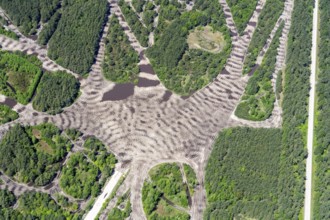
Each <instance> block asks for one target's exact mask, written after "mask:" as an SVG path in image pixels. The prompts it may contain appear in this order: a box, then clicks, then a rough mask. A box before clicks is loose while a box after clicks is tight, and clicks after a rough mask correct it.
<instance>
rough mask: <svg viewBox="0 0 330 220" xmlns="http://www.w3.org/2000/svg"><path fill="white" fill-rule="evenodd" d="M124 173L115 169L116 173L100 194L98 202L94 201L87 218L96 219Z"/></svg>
mask: <svg viewBox="0 0 330 220" xmlns="http://www.w3.org/2000/svg"><path fill="white" fill-rule="evenodd" d="M122 175H123V173H121V172H119V171H118V170H116V171H115V173H114V174H113V175H112V177H111V179H110V181H109V182H108V183H107V185H106V186H105V188H104V190H103V192H102V194H101V195H99V197H98V198H97V200H96V202H95V203H94V206H93V208H92V209H91V210H90V211H89V212H88V214H87V215H86V217H85V220H94V219H95V217H96V216H97V214H98V213H99V211H100V210H101V208H102V205H103V203H104V202H105V201H106V200H107V199H108V198H109V196H110V194H111V192H112V190H113V189H114V188H115V186H116V184H117V183H118V181H119V179H120V177H121V176H122Z"/></svg>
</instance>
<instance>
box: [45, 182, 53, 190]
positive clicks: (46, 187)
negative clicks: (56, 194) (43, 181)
mask: <svg viewBox="0 0 330 220" xmlns="http://www.w3.org/2000/svg"><path fill="white" fill-rule="evenodd" d="M54 185H55V184H54V183H50V184H48V185H47V186H45V190H49V189H51V188H52V187H53V186H54Z"/></svg>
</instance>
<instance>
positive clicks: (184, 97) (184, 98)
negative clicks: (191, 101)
mask: <svg viewBox="0 0 330 220" xmlns="http://www.w3.org/2000/svg"><path fill="white" fill-rule="evenodd" d="M189 97H190V95H185V96H181V99H183V100H186V99H188V98H189Z"/></svg>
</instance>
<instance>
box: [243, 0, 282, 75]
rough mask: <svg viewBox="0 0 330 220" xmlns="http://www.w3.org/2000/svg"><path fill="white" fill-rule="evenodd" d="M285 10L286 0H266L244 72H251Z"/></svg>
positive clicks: (249, 49)
mask: <svg viewBox="0 0 330 220" xmlns="http://www.w3.org/2000/svg"><path fill="white" fill-rule="evenodd" d="M283 10H284V0H272V1H266V4H265V6H264V8H263V10H262V11H261V13H260V16H259V19H258V24H257V25H258V26H257V28H256V30H255V32H254V34H253V37H252V40H251V43H250V45H249V48H248V55H247V57H246V58H245V61H244V69H243V73H244V74H247V73H249V72H250V71H251V70H252V68H253V67H254V65H255V62H256V60H257V57H258V55H259V53H260V52H261V50H262V48H263V46H264V45H265V44H266V42H267V39H268V38H269V35H270V33H271V32H272V30H273V28H274V27H275V24H276V22H277V20H278V18H279V17H280V16H281V14H282V12H283Z"/></svg>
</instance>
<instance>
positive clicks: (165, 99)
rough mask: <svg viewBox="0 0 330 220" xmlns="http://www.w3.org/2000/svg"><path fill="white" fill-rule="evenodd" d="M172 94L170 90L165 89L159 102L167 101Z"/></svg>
mask: <svg viewBox="0 0 330 220" xmlns="http://www.w3.org/2000/svg"><path fill="white" fill-rule="evenodd" d="M172 94H173V93H172V92H170V91H168V90H167V91H166V92H165V93H164V95H163V97H162V101H161V102H167V101H168V100H169V99H170V98H171V96H172Z"/></svg>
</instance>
